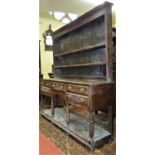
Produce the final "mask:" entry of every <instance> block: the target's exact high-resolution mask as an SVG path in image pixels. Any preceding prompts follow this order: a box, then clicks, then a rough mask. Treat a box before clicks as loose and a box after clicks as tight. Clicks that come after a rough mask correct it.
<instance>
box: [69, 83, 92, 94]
mask: <svg viewBox="0 0 155 155" xmlns="http://www.w3.org/2000/svg"><path fill="white" fill-rule="evenodd" d="M88 90H89V89H88V87H87V86H78V85H71V84H69V85H68V86H67V91H68V92H72V93H78V94H81V95H88Z"/></svg>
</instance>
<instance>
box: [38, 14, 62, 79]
mask: <svg viewBox="0 0 155 155" xmlns="http://www.w3.org/2000/svg"><path fill="white" fill-rule="evenodd" d="M49 24H51V25H52V30H53V31H55V30H57V29H59V28H60V27H61V26H63V25H64V24H63V23H61V22H59V21H57V20H55V19H53V18H45V17H40V23H39V40H41V43H40V50H41V54H40V57H41V73H42V74H43V78H49V76H48V73H52V64H53V52H51V51H45V50H44V40H43V33H44V32H45V31H46V30H47V29H48V27H49Z"/></svg>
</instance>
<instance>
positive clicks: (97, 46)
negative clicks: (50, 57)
mask: <svg viewBox="0 0 155 155" xmlns="http://www.w3.org/2000/svg"><path fill="white" fill-rule="evenodd" d="M100 47H105V42H104V43H99V44H96V45H90V46H86V47H83V48H79V49H75V50H71V51H69V52H68V51H67V52H64V53H60V54H55V55H54V57H58V56H64V55H68V54H72V53H78V52H83V51H87V50H91V49H95V48H100Z"/></svg>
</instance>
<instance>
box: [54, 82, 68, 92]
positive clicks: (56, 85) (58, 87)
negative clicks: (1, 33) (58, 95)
mask: <svg viewBox="0 0 155 155" xmlns="http://www.w3.org/2000/svg"><path fill="white" fill-rule="evenodd" d="M51 86H52V89H54V90H57V91H66V86H65V84H63V83H57V82H53V83H52V85H51Z"/></svg>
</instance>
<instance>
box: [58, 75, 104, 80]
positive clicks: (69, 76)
mask: <svg viewBox="0 0 155 155" xmlns="http://www.w3.org/2000/svg"><path fill="white" fill-rule="evenodd" d="M56 77H68V78H75V77H76V78H105V79H106V77H105V76H89V75H88V76H83V75H82V76H80V75H57V76H56Z"/></svg>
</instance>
